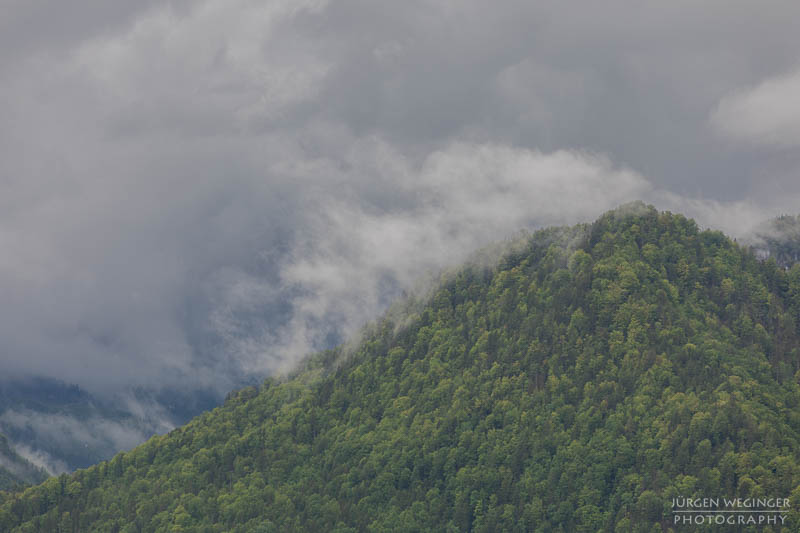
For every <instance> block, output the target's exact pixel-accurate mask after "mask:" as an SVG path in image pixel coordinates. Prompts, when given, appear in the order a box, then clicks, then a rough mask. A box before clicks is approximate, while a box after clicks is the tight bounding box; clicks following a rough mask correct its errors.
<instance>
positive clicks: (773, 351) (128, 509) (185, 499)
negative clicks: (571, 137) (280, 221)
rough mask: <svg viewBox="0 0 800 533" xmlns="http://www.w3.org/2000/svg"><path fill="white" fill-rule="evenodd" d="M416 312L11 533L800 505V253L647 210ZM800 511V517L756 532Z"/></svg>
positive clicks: (507, 521) (640, 516)
mask: <svg viewBox="0 0 800 533" xmlns="http://www.w3.org/2000/svg"><path fill="white" fill-rule="evenodd" d="M409 307H411V308H413V309H416V312H415V313H413V314H412V315H411V316H407V317H405V318H404V319H403V321H402V324H398V323H396V322H393V321H392V320H390V319H388V318H387V319H385V320H383V321H381V322H380V323H378V324H376V325H375V326H374V327H372V328H371V329H370V331H368V332H367V333H366V334H365V336H364V338H363V340H362V341H361V342H360V343H359V344H358V345H357V347H355V348H354V349H353V350H352V351H348V352H347V353H345V352H344V350H334V351H329V352H326V353H323V354H319V355H317V356H315V357H313V358H312V359H311V360H309V362H308V363H307V364H306V365H305V366H304V368H303V369H302V370H300V371H298V372H297V373H296V375H294V376H293V377H291V378H289V379H286V380H281V381H277V380H269V381H267V382H266V383H265V384H264V385H263V386H262V387H260V388H249V389H244V390H242V391H239V392H238V393H236V394H233V395H232V396H231V397H230V398H229V399H228V401H227V402H226V403H225V405H224V406H222V407H220V408H217V409H215V410H214V411H212V412H210V413H206V414H204V415H202V416H200V417H198V418H196V419H194V420H193V421H191V422H190V423H189V424H187V425H186V426H184V427H181V428H179V429H176V430H175V431H173V432H171V433H169V434H168V435H164V436H157V437H153V438H152V439H151V440H150V441H148V442H147V443H145V444H143V445H141V446H139V447H137V448H136V449H134V450H132V451H130V452H126V453H120V454H118V455H117V456H116V457H114V459H113V460H111V461H108V462H104V463H101V464H99V465H97V466H95V467H91V468H89V469H86V470H81V471H78V472H76V473H74V474H73V475H63V476H60V477H58V478H51V479H49V480H47V481H46V482H45V483H43V484H42V485H39V486H37V487H32V488H29V489H27V490H26V491H24V492H23V493H21V494H9V495H4V496H1V497H0V530H2V531H14V532H22V531H25V532H33V531H42V532H55V531H82V532H85V531H119V532H126V533H128V532H139V531H159V532H179V531H187V532H188V531H192V532H195V531H196V532H222V531H225V532H227V531H233V532H268V531H276V532H285V531H337V532H346V531H375V532H379V531H381V532H383V531H385V532H396V531H476V532H477V531H481V532H484V531H485V532H495V531H542V532H545V531H563V532H582V531H583V532H596V531H620V532H631V531H642V532H653V531H668V530H669V529H670V528H671V527H673V526H672V523H673V518H672V517H673V515H672V512H671V509H670V503H671V501H672V498H673V497H719V498H722V497H729V498H733V497H737V496H740V497H755V496H763V497H781V498H789V499H790V502H791V505H792V508H793V509H798V508H799V507H800V386H798V378H800V373H798V370H800V330H799V328H798V326H799V325H800V324H799V323H798V320H799V319H798V317H799V316H800V266H798V265H795V266H794V267H793V268H792V269H791V270H788V271H786V270H784V269H782V268H779V267H777V266H776V264H775V262H774V261H767V262H763V263H762V262H759V261H758V260H757V259H756V258H755V257H754V256H753V255H752V254H751V253H750V252H748V251H747V250H745V249H743V248H740V247H739V246H738V245H736V244H735V243H733V242H732V241H731V240H729V239H728V238H726V237H725V236H724V235H722V234H721V233H719V232H714V231H699V230H698V227H697V225H696V224H695V223H694V222H693V221H691V220H687V219H686V218H684V217H682V216H679V215H673V214H669V213H659V212H657V211H655V210H654V209H652V208H646V207H644V206H641V205H634V206H628V207H627V208H625V209H620V210H617V211H615V212H611V213H608V214H606V215H604V216H603V217H602V218H601V219H599V220H598V221H597V222H595V223H594V224H592V225H585V226H577V227H574V228H568V229H550V230H545V231H541V232H538V233H536V234H534V235H533V236H532V237H531V238H530V241H529V243H528V245H527V246H526V247H524V249H522V250H516V251H514V252H512V253H511V254H509V255H507V256H506V257H504V258H503V259H502V260H500V261H499V264H497V265H496V266H494V267H492V268H485V267H475V266H473V267H465V268H463V269H462V270H460V271H458V272H455V273H452V274H449V275H447V276H445V279H444V280H443V283H442V285H441V287H440V288H439V289H438V290H436V291H434V293H433V294H432V295H431V296H430V298H429V299H428V300H426V302H425V303H424V304H423V305H420V306H417V307H415V306H409ZM389 316H394V315H392V314H390V315H389ZM770 527H771V528H772V529H770ZM715 528H716V529H713V530H714V531H721V530H724V528H721V527H717V526H715ZM798 529H800V513H798V512H797V511H790V512H788V513H787V522H786V523H785V525H784V526H782V527H781V526H778V527H776V526H767V527H759V528H755V527H753V528H752V530H754V531H755V530H758V531H797V530H798ZM692 530H700V531H703V530H704V529H703V527H699V526H698V527H693V529H692ZM731 530H735V531H747V530H748V529H747V528H744V527H741V528H740V527H739V526H736V527H735V528H733V529H731Z"/></svg>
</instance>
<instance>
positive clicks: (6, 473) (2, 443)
mask: <svg viewBox="0 0 800 533" xmlns="http://www.w3.org/2000/svg"><path fill="white" fill-rule="evenodd" d="M45 479H47V472H45V471H44V470H42V469H41V468H39V467H37V466H35V465H33V464H31V463H30V462H29V461H27V460H26V459H25V458H23V457H22V456H20V455H19V454H18V453H17V452H16V451H14V449H13V448H12V447H11V444H10V443H9V442H8V438H7V437H6V436H5V435H2V434H0V490H14V489H19V488H21V487H23V486H25V485H30V484H35V483H41V482H42V481H44V480H45Z"/></svg>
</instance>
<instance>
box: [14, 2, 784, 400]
mask: <svg viewBox="0 0 800 533" xmlns="http://www.w3.org/2000/svg"><path fill="white" fill-rule="evenodd" d="M134 5H135V7H133V6H134ZM799 19H800V5H798V4H797V3H796V2H788V1H787V2H760V3H754V2H731V1H716V2H702V3H697V2H683V1H673V2H660V3H644V2H633V1H630V2H622V1H611V2H604V3H603V4H602V5H600V4H597V3H589V2H587V3H564V2H527V1H526V2H465V1H459V2H451V1H447V0H439V1H409V2H383V3H376V2H367V1H363V2H359V1H348V0H343V1H330V2H326V1H323V0H289V1H269V2H263V1H245V0H233V1H221V0H219V1H217V0H208V1H203V2H158V1H149V2H137V3H132V2H99V1H86V0H75V1H73V2H69V3H68V4H66V3H62V2H33V1H11V2H8V1H6V2H5V3H4V4H3V6H2V7H0V124H2V128H0V161H2V163H0V249H1V250H2V253H0V295H2V297H0V365H1V366H2V369H3V371H4V372H5V374H6V375H8V376H22V375H31V374H33V375H44V376H49V377H57V378H62V379H65V380H67V381H69V382H72V383H77V384H80V385H81V386H83V387H84V388H86V389H88V390H91V391H93V392H95V393H99V394H105V393H112V392H119V391H120V390H125V388H126V387H129V386H141V385H145V386H151V387H156V388H157V387H160V386H171V387H186V388H192V387H214V388H218V389H219V390H220V391H224V390H226V389H228V388H230V387H233V386H235V385H236V384H237V383H240V382H241V380H242V379H243V377H244V376H253V375H263V374H265V373H269V372H272V371H274V370H276V369H283V368H286V367H288V366H291V363H292V362H293V361H296V360H297V358H298V357H300V356H302V355H304V354H305V353H307V352H308V351H310V350H313V349H316V348H319V347H321V346H325V345H326V344H329V343H330V342H331V341H332V340H335V339H340V338H342V337H343V336H346V335H348V334H352V333H353V332H355V331H356V330H357V329H358V328H359V327H360V325H361V324H363V323H364V321H366V320H369V319H370V318H372V317H374V316H375V314H376V313H379V312H380V311H381V310H383V309H385V307H386V304H387V302H388V301H389V300H390V299H391V297H392V296H394V295H397V294H398V293H399V292H400V290H401V289H403V288H407V287H410V286H411V285H413V283H414V282H415V280H416V279H419V278H420V277H423V276H425V275H426V274H428V273H430V272H433V271H436V269H438V268H442V267H444V266H447V265H450V264H454V263H457V262H458V261H459V260H461V259H462V258H464V257H466V255H467V254H468V253H469V252H470V251H471V250H472V249H474V248H475V247H477V246H480V245H482V244H485V243H487V242H489V241H491V240H495V239H500V238H503V237H505V236H507V235H509V234H512V233H513V232H515V231H516V230H518V229H520V228H523V227H528V228H530V227H533V226H537V225H543V224H554V223H569V222H577V221H588V220H591V219H592V218H593V217H595V216H596V215H598V214H599V213H600V212H602V211H603V210H605V209H609V208H611V207H614V206H615V205H618V204H619V203H622V202H625V201H628V200H632V199H639V198H641V199H644V200H646V201H650V202H653V203H655V204H656V205H657V206H659V207H662V208H669V209H672V210H677V211H683V212H686V213H687V214H689V215H692V216H696V217H698V219H699V220H700V221H701V222H702V223H704V224H706V225H711V226H715V227H720V228H722V229H725V230H727V231H730V232H734V233H737V232H742V231H744V230H746V228H747V227H748V225H750V224H752V223H755V222H757V221H759V220H760V219H761V218H764V217H768V216H772V215H773V214H778V213H779V212H781V211H791V212H797V211H798V210H799V209H798V208H797V206H798V203H797V199H798V197H800V180H799V179H798V174H797V172H798V169H799V168H800V151H799V150H798V146H800V106H799V105H798V101H800V100H798V98H797V95H798V89H800V81H798V80H800V59H798V51H799V50H800V34H798V32H797V29H796V21H797V20H799Z"/></svg>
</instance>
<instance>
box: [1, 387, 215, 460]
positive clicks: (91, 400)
mask: <svg viewBox="0 0 800 533" xmlns="http://www.w3.org/2000/svg"><path fill="white" fill-rule="evenodd" d="M128 396H129V398H131V399H132V400H134V401H139V402H141V404H142V405H145V406H151V405H157V406H159V409H152V408H150V409H141V411H142V412H144V413H145V414H147V415H151V413H152V412H155V413H156V414H157V415H160V416H149V417H145V416H136V415H134V414H133V413H132V412H131V411H132V409H130V407H129V406H127V405H125V404H123V403H121V402H119V401H117V402H115V401H113V399H112V400H109V399H108V398H98V397H96V396H94V395H92V394H90V393H89V392H87V391H85V390H83V389H81V388H80V387H78V386H77V385H74V384H68V383H64V382H61V381H57V380H53V379H47V378H41V377H38V378H37V377H29V378H24V379H23V378H17V379H9V378H6V379H4V380H0V432H3V433H5V434H6V435H7V436H8V438H9V439H11V441H12V442H14V443H18V444H21V445H24V446H25V447H27V448H30V449H31V450H33V451H35V452H36V454H37V455H39V456H40V457H41V458H42V461H43V463H46V464H47V466H48V468H49V469H50V470H51V471H53V472H55V473H60V472H63V471H72V470H75V469H77V468H86V467H87V466H90V465H92V464H95V463H97V462H99V461H102V460H105V459H109V458H111V457H112V456H113V455H114V454H116V453H117V452H118V451H120V450H124V449H130V448H132V447H133V446H135V445H137V444H139V443H141V442H143V441H144V440H146V439H147V438H149V437H150V436H152V435H153V434H156V433H164V432H166V431H168V430H169V429H171V428H172V427H174V425H175V424H179V423H184V422H186V421H187V420H189V419H190V418H191V417H192V416H193V415H194V414H196V413H200V412H203V411H204V410H207V409H211V408H213V407H215V406H217V405H219V403H220V402H221V398H217V397H216V395H215V394H213V393H211V392H209V391H194V392H185V393H181V392H178V391H161V392H158V393H153V392H151V391H145V390H140V391H130V393H129V395H128Z"/></svg>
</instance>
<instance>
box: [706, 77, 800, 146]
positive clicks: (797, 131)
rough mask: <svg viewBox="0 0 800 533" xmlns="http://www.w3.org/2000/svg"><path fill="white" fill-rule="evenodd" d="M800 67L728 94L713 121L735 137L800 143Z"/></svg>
mask: <svg viewBox="0 0 800 533" xmlns="http://www.w3.org/2000/svg"><path fill="white" fill-rule="evenodd" d="M798 95H800V71H798V72H794V73H791V74H786V75H783V76H779V77H775V78H770V79H768V80H765V81H763V82H761V83H760V84H758V85H757V86H755V87H753V88H748V89H740V90H738V91H735V92H733V93H731V94H729V95H727V96H725V97H724V98H723V99H722V100H721V101H720V102H719V105H718V106H717V107H716V109H715V110H714V112H713V114H712V115H711V124H712V125H713V127H714V128H715V129H716V130H717V131H718V132H719V133H720V134H722V135H724V136H727V137H729V138H731V139H733V140H737V141H744V142H749V143H753V144H756V145H769V146H776V147H796V146H800V98H798Z"/></svg>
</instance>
